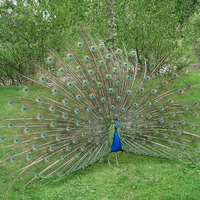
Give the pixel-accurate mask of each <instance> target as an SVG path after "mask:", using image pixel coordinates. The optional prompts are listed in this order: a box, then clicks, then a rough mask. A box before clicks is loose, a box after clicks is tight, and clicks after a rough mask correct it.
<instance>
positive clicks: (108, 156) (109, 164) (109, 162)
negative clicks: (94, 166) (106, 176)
mask: <svg viewBox="0 0 200 200" xmlns="http://www.w3.org/2000/svg"><path fill="white" fill-rule="evenodd" d="M108 165H109V166H111V163H110V159H109V155H108Z"/></svg>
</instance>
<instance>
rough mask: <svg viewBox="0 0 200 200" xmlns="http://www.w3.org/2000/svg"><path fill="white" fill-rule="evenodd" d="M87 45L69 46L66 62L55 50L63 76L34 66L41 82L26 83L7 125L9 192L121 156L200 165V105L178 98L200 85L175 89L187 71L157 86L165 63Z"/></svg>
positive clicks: (87, 40) (86, 38) (52, 55)
mask: <svg viewBox="0 0 200 200" xmlns="http://www.w3.org/2000/svg"><path fill="white" fill-rule="evenodd" d="M82 40H83V42H78V43H77V45H76V47H72V46H71V45H70V44H69V43H68V42H66V41H65V43H66V49H67V50H66V54H65V56H64V57H62V58H61V57H60V56H59V55H58V53H56V52H54V51H53V50H51V49H49V56H48V58H47V62H46V65H51V63H53V65H54V67H55V68H54V69H56V73H54V75H53V74H52V73H51V72H49V71H48V70H46V68H44V67H43V66H41V65H40V64H38V63H34V67H35V68H36V69H37V71H38V74H37V77H36V79H32V78H30V77H26V78H27V79H28V80H29V82H30V84H29V85H28V86H26V87H24V88H23V89H22V95H20V94H19V96H12V97H11V99H10V100H9V102H8V106H9V107H10V109H11V110H12V109H18V110H19V111H18V114H17V117H16V115H15V117H12V115H11V116H10V117H8V119H6V121H5V126H4V128H6V132H11V133H12V136H8V135H9V134H7V133H5V136H4V135H2V136H1V144H2V147H1V148H6V147H7V148H10V149H12V150H11V152H10V153H9V154H8V155H7V157H4V158H2V159H1V163H4V164H7V165H13V167H14V168H15V172H13V174H14V175H15V176H14V175H13V174H11V177H15V178H14V179H13V181H12V183H11V185H10V187H11V186H12V185H13V184H15V183H16V182H17V181H19V184H21V188H20V189H22V188H23V187H24V186H26V185H28V184H29V183H31V182H34V181H36V182H38V181H42V180H43V179H44V178H48V177H54V176H56V177H61V176H66V175H70V174H72V173H74V172H75V171H77V170H79V169H85V168H86V167H87V166H89V165H92V164H93V163H95V162H96V161H99V160H102V159H103V157H104V156H106V155H108V154H109V153H111V152H112V151H118V150H121V149H122V150H123V151H127V152H133V153H135V154H140V155H141V154H143V155H148V156H153V157H156V158H158V157H160V158H169V159H175V160H183V161H186V162H187V161H189V160H190V161H192V162H194V161H195V158H196V156H198V154H199V152H200V143H199V142H200V135H199V134H198V132H197V129H198V128H199V125H198V124H196V123H195V120H194V122H193V120H191V118H192V119H193V118H194V119H195V118H198V116H199V104H198V102H197V101H195V102H191V103H188V104H187V105H186V104H185V103H184V102H183V101H181V98H177V97H179V96H180V97H181V96H183V95H185V93H187V92H190V91H191V90H192V89H195V88H196V87H199V85H194V86H192V85H189V86H188V85H186V86H185V87H183V88H179V87H177V88H176V87H174V86H173V82H174V81H175V80H176V79H178V78H179V76H180V75H181V74H182V73H183V71H180V72H177V73H176V74H171V75H170V76H169V77H168V78H166V77H160V78H159V79H156V78H154V77H155V73H156V72H157V69H158V68H159V66H160V65H161V63H159V65H156V64H149V65H148V64H147V63H146V62H145V59H144V64H143V65H142V66H141V65H139V64H138V60H137V52H136V51H134V50H133V51H130V52H127V51H126V50H125V49H117V50H108V49H107V48H106V47H105V46H104V44H103V43H100V44H97V43H96V42H94V40H93V38H92V37H91V36H90V35H87V34H86V35H83V36H82ZM149 72H150V73H149ZM171 83H172V86H171V87H170V84H171ZM174 99H175V100H174ZM116 122H117V123H116ZM114 136H115V137H114ZM113 138H115V139H116V138H117V139H116V140H114V141H115V142H113ZM116 143H117V148H115V147H116V146H115V144H116ZM120 145H121V146H120ZM21 177H23V180H21Z"/></svg>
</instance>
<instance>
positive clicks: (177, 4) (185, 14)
mask: <svg viewBox="0 0 200 200" xmlns="http://www.w3.org/2000/svg"><path fill="white" fill-rule="evenodd" d="M199 11H200V10H199V0H184V1H181V0H170V1H169V0H162V1H155V0H140V1H137V0H101V1H99V0H83V1H82V0H67V1H63V0H57V1H54V0H4V1H1V3H0V23H1V27H0V59H1V62H0V81H1V83H2V84H3V85H6V84H12V85H13V84H22V83H23V82H24V79H23V78H22V76H20V75H19V74H24V75H34V73H35V70H34V68H33V66H31V67H30V65H29V62H30V60H31V61H33V60H34V61H35V62H40V63H44V60H45V59H44V58H45V57H46V56H47V50H46V48H45V47H46V45H47V44H48V45H49V44H51V45H52V46H53V48H55V49H56V51H58V52H61V51H63V50H64V45H63V44H62V42H61V38H60V36H62V37H64V38H66V39H67V40H69V41H73V40H75V41H76V39H77V37H78V34H79V32H80V30H85V31H88V32H90V33H91V35H92V36H95V37H97V38H100V39H103V41H104V42H105V43H106V45H107V46H108V47H113V48H116V47H126V48H127V49H135V50H137V52H138V59H139V61H140V63H142V62H143V59H141V55H142V57H145V58H146V59H147V61H148V62H149V63H151V62H153V63H155V64H159V63H160V62H161V61H162V60H165V67H166V66H168V67H169V66H170V67H174V66H176V67H177V68H179V69H180V68H182V67H185V66H188V65H190V64H192V63H195V62H197V61H198V60H199V59H200V55H199V40H200V36H199V35H200V34H199V32H200V31H199V30H200V17H199ZM122 45H123V46H122ZM161 67H163V65H162V66H161ZM8 80H9V82H7V81H8Z"/></svg>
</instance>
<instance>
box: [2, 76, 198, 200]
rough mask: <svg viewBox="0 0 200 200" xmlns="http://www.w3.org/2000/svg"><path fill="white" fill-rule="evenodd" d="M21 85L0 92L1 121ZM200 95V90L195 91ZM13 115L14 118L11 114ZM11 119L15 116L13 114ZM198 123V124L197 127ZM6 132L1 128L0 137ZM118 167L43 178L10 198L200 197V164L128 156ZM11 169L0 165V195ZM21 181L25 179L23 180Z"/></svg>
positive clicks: (194, 79) (193, 80)
mask: <svg viewBox="0 0 200 200" xmlns="http://www.w3.org/2000/svg"><path fill="white" fill-rule="evenodd" d="M199 77H200V74H199V73H194V74H186V75H184V76H183V77H182V78H181V79H178V80H177V81H176V82H175V83H174V86H176V87H179V86H180V87H181V86H183V85H184V86H185V85H186V84H188V83H190V84H199V83H200V81H199ZM20 91H21V88H19V87H8V88H3V87H2V88H0V95H1V98H0V105H1V107H0V114H1V116H0V123H2V120H3V119H4V118H7V117H9V115H10V111H9V112H8V110H7V109H8V105H7V101H8V100H9V99H10V97H7V96H6V95H18V94H19V93H20ZM196 91H198V92H196ZM199 99H200V91H199V90H194V89H192V91H191V93H190V94H189V95H186V96H184V98H183V101H188V102H189V101H194V100H195V101H198V100H199ZM13 115H14V114H13ZM13 115H12V116H13ZM199 124H200V123H199ZM3 131H4V129H1V131H0V135H2V134H4V133H3ZM7 153H9V151H8V150H7V149H0V156H4V157H5V156H6V154H7ZM118 157H119V163H120V165H119V166H117V165H116V164H115V156H114V155H112V154H111V155H110V160H111V163H112V165H111V166H108V165H107V158H105V159H104V161H103V162H98V163H95V164H94V165H93V166H90V167H88V168H87V169H86V170H85V171H84V170H80V171H78V172H76V173H75V174H74V175H72V176H70V177H67V178H66V179H63V180H59V181H57V182H55V181H51V180H44V181H43V182H42V183H39V184H37V185H31V186H27V187H26V188H25V189H24V190H22V191H21V192H18V191H16V188H17V185H16V186H15V187H13V188H12V189H11V190H10V191H9V193H8V195H7V199H9V200H76V199H77V200H78V199H80V200H93V199H97V200H107V199H112V200H132V199H136V200H147V199H148V200H157V199H159V200H164V199H165V200H177V199H180V200H199V199H200V189H199V185H200V162H199V163H196V164H192V163H188V164H183V163H179V162H175V161H171V160H166V159H161V158H158V159H156V158H153V157H145V156H138V155H134V154H130V153H126V152H122V153H119V155H118ZM12 170H14V169H13V168H11V167H10V168H9V169H8V168H7V166H4V165H0V188H1V189H0V193H2V196H4V193H3V192H4V191H5V189H6V188H8V185H9V183H8V181H7V177H6V175H5V174H8V173H9V172H10V171H12ZM22 178H23V177H22Z"/></svg>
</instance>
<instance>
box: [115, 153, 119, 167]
mask: <svg viewBox="0 0 200 200" xmlns="http://www.w3.org/2000/svg"><path fill="white" fill-rule="evenodd" d="M117 152H118V151H117ZM117 152H116V153H115V159H116V165H119V162H118V158H117Z"/></svg>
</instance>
